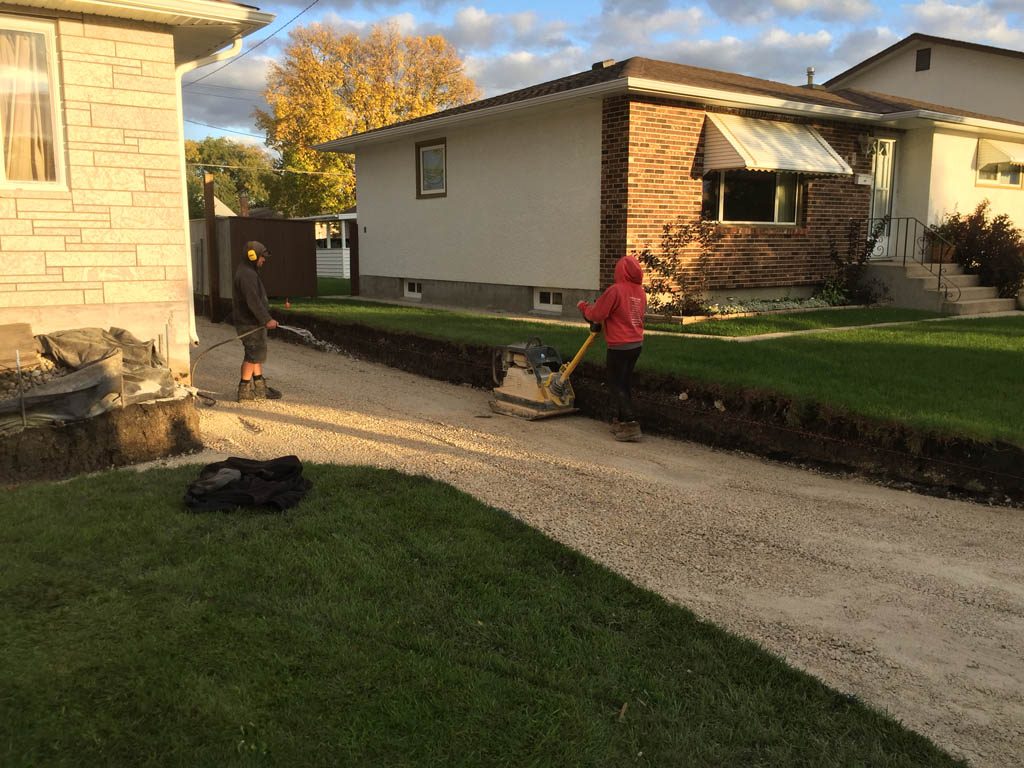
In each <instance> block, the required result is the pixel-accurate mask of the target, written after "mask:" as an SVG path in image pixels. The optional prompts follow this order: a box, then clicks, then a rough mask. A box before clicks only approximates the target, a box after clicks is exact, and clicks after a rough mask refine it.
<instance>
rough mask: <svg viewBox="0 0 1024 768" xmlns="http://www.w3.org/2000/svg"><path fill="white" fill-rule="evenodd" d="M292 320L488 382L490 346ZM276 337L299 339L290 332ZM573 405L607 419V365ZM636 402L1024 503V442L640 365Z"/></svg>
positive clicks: (356, 350) (789, 449)
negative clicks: (938, 428) (948, 431)
mask: <svg viewBox="0 0 1024 768" xmlns="http://www.w3.org/2000/svg"><path fill="white" fill-rule="evenodd" d="M287 316H288V323H289V324H294V325H298V326H300V327H303V328H306V329H308V330H309V331H311V332H312V333H313V335H314V336H316V337H317V338H318V339H320V340H322V341H326V342H329V343H331V344H333V345H335V346H337V347H338V348H340V349H342V350H343V351H345V352H347V353H349V354H352V355H355V356H357V357H360V358H363V359H366V360H369V361H373V362H377V363H382V364H384V365H388V366H391V367H394V368H399V369H401V370H403V371H408V372H410V373H415V374H418V375H421V376H427V377H430V378H433V379H439V380H442V381H448V382H452V383H456V384H470V385H472V386H474V387H479V388H484V389H490V388H491V387H492V386H493V382H492V377H491V363H490V360H491V348H490V347H482V346H476V345H469V344H458V343H454V342H448V341H442V340H438V339H431V338H426V337H422V336H416V335H412V334H406V333H396V332H390V331H386V330H382V329H379V328H373V327H369V326H363V325H355V324H340V323H333V322H330V321H326V320H323V319H322V318H318V317H314V316H312V315H307V314H303V313H300V312H288V313H287ZM277 338H279V339H282V340H286V341H289V342H292V341H294V339H293V337H291V334H280V335H279V336H278V337H277ZM573 387H574V389H575V390H576V405H577V407H579V409H580V411H581V412H582V413H583V415H585V416H589V417H591V418H596V419H603V420H608V419H609V418H610V412H609V410H608V403H609V398H608V395H607V389H606V386H605V383H604V370H603V369H602V368H598V367H596V366H593V365H589V364H583V365H581V366H580V367H579V368H578V369H577V371H576V373H575V374H573ZM633 395H634V401H635V405H636V409H637V417H638V418H639V420H640V422H641V424H642V425H643V427H644V429H645V430H646V431H648V432H652V433H658V434H662V435H667V436H671V437H675V438H681V439H685V440H692V441H695V442H700V443H703V444H705V445H710V446H713V447H716V448H723V449H729V450H741V451H747V452H750V453H754V454H757V455H760V456H764V457H766V458H770V459H775V460H781V461H785V462H789V463H797V464H801V465H805V466H812V467H815V468H818V469H823V470H826V471H830V472H840V473H848V472H853V473H856V474H859V475H863V476H867V477H870V478H873V479H875V480H879V481H882V482H886V483H889V484H896V485H905V486H908V487H911V488H913V489H914V490H917V491H919V492H925V493H932V494H936V495H943V496H955V497H966V498H970V499H973V500H976V501H983V502H988V503H996V504H1011V505H1021V504H1024V473H1022V471H1021V467H1024V449H1022V448H1021V447H1019V446H1016V445H1013V444H1010V443H1005V442H982V441H979V440H973V439H970V438H965V437H958V436H950V435H943V434H941V433H937V432H933V431H927V430H920V429H915V428H914V427H911V426H908V425H905V424H897V423H892V422H886V421H883V420H877V419H870V418H866V417H863V416H860V415H855V414H850V413H847V412H845V411H842V410H839V409H834V408H830V407H828V406H826V405H822V404H817V403H803V402H797V401H794V400H791V399H789V398H787V397H785V396H782V395H779V394H778V393H773V392H763V391H758V390H756V389H741V388H736V387H726V386H719V385H715V384H708V383H706V382H698V381H693V380H688V379H685V378H678V377H672V376H665V375H658V374H650V373H644V372H643V371H638V372H637V373H636V375H635V377H634V385H633Z"/></svg>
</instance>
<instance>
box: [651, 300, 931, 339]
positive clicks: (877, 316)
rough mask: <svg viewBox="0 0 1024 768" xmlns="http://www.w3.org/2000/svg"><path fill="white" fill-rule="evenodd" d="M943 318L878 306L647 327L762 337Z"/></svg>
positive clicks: (674, 330)
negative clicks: (784, 333)
mask: <svg viewBox="0 0 1024 768" xmlns="http://www.w3.org/2000/svg"><path fill="white" fill-rule="evenodd" d="M930 317H942V315H941V314H940V313H938V312H926V311H924V310H918V309H897V308H895V307H874V308H870V309H817V310H814V311H812V312H791V313H779V314H771V313H768V314H762V315H756V316H754V317H732V318H730V317H724V318H717V319H713V320H705V321H703V322H699V323H688V324H686V325H681V324H679V323H653V324H651V325H648V326H647V327H648V328H649V329H650V330H652V331H668V332H671V333H698V334H702V335H708V336H758V335H760V334H763V333H781V332H783V331H810V330H814V329H819V328H848V327H850V326H854V325H871V324H874V323H902V322H906V321H909V320H923V319H925V318H930Z"/></svg>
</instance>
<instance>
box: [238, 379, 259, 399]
mask: <svg viewBox="0 0 1024 768" xmlns="http://www.w3.org/2000/svg"><path fill="white" fill-rule="evenodd" d="M255 399H256V390H255V388H254V387H253V383H252V379H249V381H240V382H238V402H242V401H243V400H255Z"/></svg>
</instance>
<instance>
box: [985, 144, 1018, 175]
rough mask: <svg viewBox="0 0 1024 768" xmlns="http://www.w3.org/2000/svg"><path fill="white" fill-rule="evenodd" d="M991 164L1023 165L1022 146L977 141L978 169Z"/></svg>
mask: <svg viewBox="0 0 1024 768" xmlns="http://www.w3.org/2000/svg"><path fill="white" fill-rule="evenodd" d="M991 163H1009V164H1010V165H1024V144H1013V143H1011V142H1009V141H995V140H994V139H978V167H979V168H984V167H985V166H986V165H990V164H991Z"/></svg>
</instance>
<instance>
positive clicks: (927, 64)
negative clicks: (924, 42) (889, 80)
mask: <svg viewBox="0 0 1024 768" xmlns="http://www.w3.org/2000/svg"><path fill="white" fill-rule="evenodd" d="M931 68H932V49H931V48H919V49H918V51H917V60H916V62H915V64H914V71H915V72H924V71H925V70H926V69H931Z"/></svg>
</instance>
